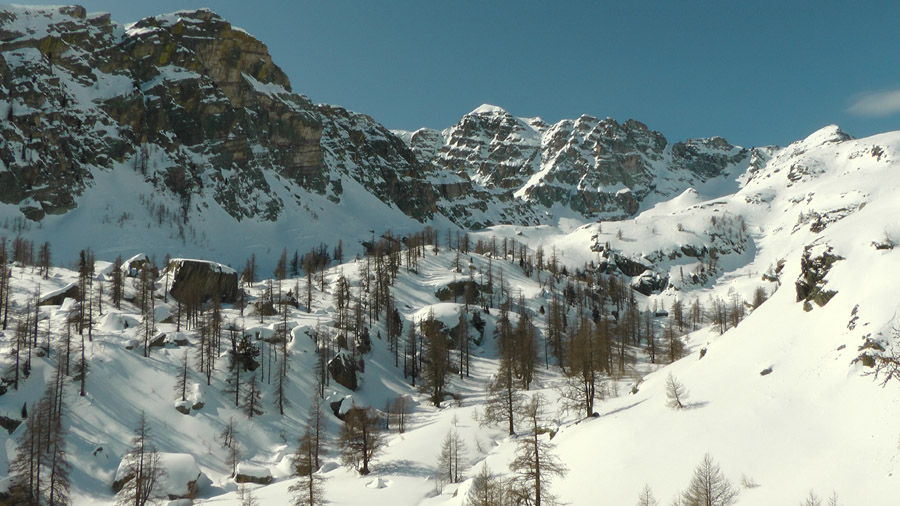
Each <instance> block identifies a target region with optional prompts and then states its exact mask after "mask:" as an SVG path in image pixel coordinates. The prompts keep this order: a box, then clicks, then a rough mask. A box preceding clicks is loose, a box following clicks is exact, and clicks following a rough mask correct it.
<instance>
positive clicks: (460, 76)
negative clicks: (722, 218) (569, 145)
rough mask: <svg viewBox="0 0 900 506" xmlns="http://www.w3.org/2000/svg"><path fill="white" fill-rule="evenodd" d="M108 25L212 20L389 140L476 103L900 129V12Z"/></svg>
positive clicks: (489, 5) (783, 130) (722, 128)
mask: <svg viewBox="0 0 900 506" xmlns="http://www.w3.org/2000/svg"><path fill="white" fill-rule="evenodd" d="M82 5H84V6H85V7H87V8H88V10H89V11H106V12H110V13H112V17H113V19H114V20H116V21H119V22H123V23H125V22H132V21H135V20H137V19H139V18H141V17H144V16H148V15H153V14H161V13H165V12H171V11H175V10H179V9H186V8H196V7H209V8H211V9H213V10H214V11H216V12H218V13H219V14H221V15H222V16H223V17H225V18H226V19H227V20H229V21H230V22H231V23H232V24H234V25H235V26H239V27H241V28H244V29H246V30H247V31H249V32H250V33H251V34H253V35H255V36H256V37H257V38H259V39H261V40H262V41H263V42H265V43H266V44H267V45H268V46H269V50H270V52H271V53H272V56H273V58H274V59H275V62H276V63H277V64H278V65H280V66H281V67H282V69H284V71H285V72H286V73H287V75H288V76H289V77H290V79H291V84H292V85H293V88H294V91H296V92H300V93H304V94H306V95H308V96H309V97H310V98H311V99H312V100H313V101H314V102H326V103H331V104H337V105H341V106H344V107H347V108H349V109H352V110H355V111H359V112H363V113H366V114H369V115H371V116H372V117H373V118H375V119H376V120H377V121H379V122H381V123H382V124H384V125H385V126H387V127H388V128H398V129H401V128H402V129H415V128H418V127H422V126H427V127H432V128H444V127H447V126H450V125H452V124H454V123H456V122H457V121H458V120H459V118H460V117H461V116H462V115H463V114H465V113H466V112H468V111H471V110H472V109H474V108H475V107H477V106H478V105H479V104H481V103H491V104H495V105H499V106H501V107H503V108H505V109H506V110H507V111H509V112H510V113H512V114H514V115H516V116H541V117H542V118H544V119H545V120H547V121H550V122H555V121H557V120H559V119H562V118H575V117H577V116H579V115H581V114H590V115H594V116H598V117H601V118H602V117H606V116H610V117H613V118H615V119H617V120H619V121H624V120H626V119H628V118H635V119H637V120H639V121H642V122H644V123H646V124H647V125H648V126H649V127H650V128H652V129H655V130H659V131H660V132H662V133H663V134H664V135H665V136H666V137H667V138H668V139H670V140H672V141H674V140H681V139H685V138H688V137H704V136H712V135H720V136H723V137H725V138H726V139H728V140H729V141H731V142H733V143H735V144H740V145H744V146H758V145H764V144H779V145H784V144H787V143H788V142H790V141H793V140H796V139H799V138H803V137H805V136H806V135H808V134H809V133H811V132H812V131H814V130H816V129H818V128H819V127H822V126H825V125H827V124H830V123H837V124H839V125H840V126H841V127H842V128H843V129H844V130H845V131H847V132H848V133H850V134H852V135H855V136H859V137H861V136H866V135H871V134H874V133H878V132H883V131H888V130H897V129H900V2H898V1H896V0H888V1H871V2H867V1H864V0H863V1H859V2H848V1H846V0H843V1H832V0H818V1H792V0H781V1H770V0H754V1H738V0H709V1H696V0H658V1H656V0H644V1H639V2H632V1H627V0H619V1H616V2H608V1H602V2H601V1H596V2H589V1H586V0H572V1H564V0H557V1H552V2H551V1H549V0H548V1H546V2H533V1H526V0H520V1H468V0H462V1H449V0H446V1H431V0H409V1H388V0H385V1H368V0H366V1H362V0H360V1H353V2H350V1H341V0H334V1H325V0H322V1H314V2H308V1H294V0H291V1H278V2H276V1H268V0H257V1H249V2H248V1H232V0H206V1H199V2H195V1H193V0H191V1H179V2H176V1H168V0H159V1H153V2H146V1H135V0H124V1H123V0H89V1H85V2H82Z"/></svg>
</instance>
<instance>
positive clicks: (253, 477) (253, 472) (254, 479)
mask: <svg viewBox="0 0 900 506" xmlns="http://www.w3.org/2000/svg"><path fill="white" fill-rule="evenodd" d="M234 481H236V482H238V483H256V484H257V485H268V484H270V483H272V471H271V470H270V469H269V468H268V467H265V466H261V465H259V464H253V463H250V462H241V463H239V464H238V465H237V472H236V473H235V474H234Z"/></svg>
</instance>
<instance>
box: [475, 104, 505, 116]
mask: <svg viewBox="0 0 900 506" xmlns="http://www.w3.org/2000/svg"><path fill="white" fill-rule="evenodd" d="M469 114H471V115H475V114H506V110H504V109H503V108H502V107H498V106H496V105H491V104H481V105H479V106H478V107H476V108H475V109H474V110H473V111H472V112H470V113H469Z"/></svg>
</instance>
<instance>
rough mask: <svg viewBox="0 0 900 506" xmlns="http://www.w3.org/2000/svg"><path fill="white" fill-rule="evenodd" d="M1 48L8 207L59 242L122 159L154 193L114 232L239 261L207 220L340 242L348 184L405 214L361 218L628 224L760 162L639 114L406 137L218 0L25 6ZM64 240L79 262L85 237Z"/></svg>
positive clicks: (302, 242) (7, 26)
mask: <svg viewBox="0 0 900 506" xmlns="http://www.w3.org/2000/svg"><path fill="white" fill-rule="evenodd" d="M0 55H2V56H3V65H2V66H0V84H2V85H3V87H2V89H0V105H5V106H6V112H7V119H8V120H9V121H8V122H7V123H6V126H5V129H4V130H3V131H2V132H0V136H2V138H3V139H4V143H3V145H2V146H0V161H2V163H3V166H2V167H0V182H2V183H3V184H2V188H3V190H2V191H0V203H2V204H0V207H2V209H0V217H2V218H4V219H6V220H11V221H14V222H17V223H23V224H24V225H23V226H22V228H23V229H27V230H22V233H25V234H26V235H29V234H30V235H31V236H32V237H33V238H34V239H36V240H44V239H45V238H48V237H51V236H52V235H53V234H51V233H49V232H50V229H54V230H55V229H56V228H57V227H56V225H55V223H56V222H58V221H61V220H59V219H56V217H64V218H65V219H64V220H62V221H66V222H67V223H71V222H74V221H79V220H82V219H83V218H80V217H79V216H80V215H81V214H90V213H78V212H76V213H72V211H76V210H77V209H78V208H79V206H80V207H82V208H83V207H85V206H89V204H88V203H86V202H85V199H84V192H85V190H86V189H88V188H89V187H91V186H92V185H95V184H96V181H98V180H100V179H105V180H109V179H121V178H110V177H109V174H108V173H109V172H110V171H113V172H116V171H123V170H129V169H131V170H132V171H134V172H136V173H138V174H139V177H138V178H136V180H135V182H134V183H133V184H130V185H129V186H127V187H122V188H120V189H119V190H118V191H119V192H126V193H131V194H132V199H131V201H132V202H134V201H136V200H140V198H139V197H140V196H141V195H148V197H147V198H145V199H144V200H152V202H149V203H145V205H143V206H136V205H134V204H131V205H128V206H122V208H112V207H111V208H110V209H108V211H107V212H105V213H103V216H101V217H100V220H101V221H105V222H108V223H109V224H111V225H113V226H112V227H107V228H106V229H105V230H106V233H105V234H101V238H102V237H103V236H105V235H109V234H111V233H113V232H114V231H115V230H114V229H115V228H119V229H121V228H125V227H129V226H133V227H135V228H140V227H143V228H147V226H149V227H150V228H155V227H156V228H161V229H163V230H161V231H159V233H155V232H154V235H157V236H159V237H160V239H161V240H163V241H164V242H166V243H168V246H169V247H170V248H171V249H176V248H177V247H178V244H177V243H178V242H181V243H182V244H181V249H182V250H183V251H184V253H185V254H189V255H194V254H196V252H197V251H200V250H203V249H209V248H212V250H213V252H214V253H215V254H217V255H229V256H228V262H229V263H232V264H237V263H238V262H240V259H239V258H238V255H232V254H230V253H228V252H229V251H230V249H231V248H232V246H233V245H232V244H226V243H216V239H215V237H216V234H214V233H213V231H212V230H211V229H210V230H201V229H200V228H199V227H200V224H202V223H204V222H209V221H210V220H213V221H218V220H220V219H223V220H226V221H228V222H229V223H228V224H229V225H230V226H231V227H232V229H233V230H240V231H241V233H245V234H247V235H248V236H254V235H257V234H258V232H254V231H252V230H250V226H249V225H248V224H249V223H251V222H254V223H255V222H257V221H262V222H267V223H269V224H271V226H273V227H274V228H276V229H285V228H288V227H289V225H288V224H287V223H288V222H289V221H292V220H296V219H298V218H301V219H303V220H304V221H306V222H307V223H308V225H309V227H310V228H311V229H312V230H319V229H321V231H322V233H323V234H324V235H322V238H323V239H324V240H326V241H328V242H334V241H335V240H336V237H334V234H333V233H329V231H328V230H327V227H325V226H324V225H322V224H318V223H316V222H317V221H318V220H317V219H316V217H317V216H320V215H322V214H323V213H326V212H337V213H341V212H343V211H341V208H342V207H346V206H347V205H352V204H349V203H348V202H347V198H356V197H355V196H353V197H351V196H345V195H343V192H344V188H345V187H348V186H354V187H356V186H357V185H359V187H361V188H362V189H364V190H365V191H366V192H368V193H369V194H371V195H372V196H373V197H374V198H375V199H376V200H379V201H381V202H382V203H381V204H374V205H376V206H378V207H379V208H380V209H379V212H378V213H375V214H376V215H378V216H381V217H387V216H390V215H393V216H394V217H393V218H391V219H388V220H387V221H386V222H384V223H379V222H375V221H370V220H367V219H365V218H364V217H365V215H364V214H363V215H360V216H357V220H358V221H360V223H358V226H357V228H358V229H359V230H360V231H365V230H373V229H377V230H380V231H384V230H385V229H386V228H387V227H386V226H385V225H386V223H395V224H396V225H393V226H392V228H395V229H398V230H400V231H401V232H403V231H407V230H410V225H411V224H412V223H419V224H423V223H425V224H430V225H432V226H438V227H441V228H444V227H450V228H455V229H480V228H484V227H487V226H491V225H495V224H499V223H517V224H520V225H535V224H547V223H554V222H555V221H558V220H559V219H560V218H569V217H574V218H577V219H583V220H584V219H586V220H590V219H622V218H625V217H628V216H632V215H634V214H635V213H636V212H637V211H638V209H640V208H641V205H642V203H643V202H645V200H647V199H650V200H649V201H652V200H654V199H657V200H658V199H662V198H667V197H671V196H674V195H677V194H678V193H680V192H681V191H684V189H686V188H687V187H689V186H690V185H692V184H698V183H699V182H702V181H704V180H707V179H710V178H715V177H721V175H722V170H723V169H724V167H725V166H726V165H735V164H741V163H744V161H746V158H747V157H746V153H745V151H744V150H741V148H734V147H732V146H731V145H729V144H728V143H727V142H725V141H724V140H719V139H718V138H716V139H713V140H696V141H686V142H682V143H675V144H672V145H671V147H670V144H669V142H668V141H666V140H665V138H664V137H662V134H659V133H658V132H654V131H651V130H649V129H647V128H646V126H644V125H643V124H641V123H639V122H637V121H634V120H628V121H626V122H625V123H623V124H621V125H619V124H618V123H617V122H615V121H614V120H612V119H605V120H598V119H597V118H593V117H590V116H582V117H580V118H578V119H575V120H563V121H561V122H558V123H556V124H555V125H549V124H546V123H544V122H543V121H541V120H540V119H539V118H531V119H519V118H515V117H513V116H511V115H509V114H508V113H507V112H506V111H505V110H503V109H502V108H501V107H498V106H490V105H487V104H485V105H484V106H481V107H479V108H476V109H475V110H474V111H473V112H472V113H470V114H467V115H465V116H463V118H461V119H460V121H459V122H458V123H457V125H454V126H451V127H448V128H447V129H445V130H444V131H442V132H440V133H437V132H436V131H427V132H426V131H419V132H415V133H409V134H408V135H407V134H406V133H402V132H400V134H401V135H400V137H405V138H407V139H408V142H402V141H401V140H400V139H399V138H398V137H397V136H396V135H395V134H394V133H392V132H390V131H388V130H387V129H386V128H384V127H383V126H381V125H380V124H378V123H377V122H376V121H375V120H373V119H372V118H371V117H369V116H367V115H365V114H359V113H355V112H351V111H347V110H345V109H343V108H341V107H338V106H330V105H325V104H320V105H315V104H313V103H312V102H311V101H310V100H309V99H308V98H307V97H305V96H303V95H300V94H296V93H293V92H292V91H291V90H292V87H291V83H290V82H289V80H288V78H287V76H286V75H284V73H283V72H282V71H281V69H280V68H279V67H278V66H277V64H276V63H275V62H274V61H272V59H271V57H270V56H269V55H268V52H267V49H266V47H265V44H264V43H262V42H261V41H259V40H258V39H256V38H254V37H252V36H251V35H249V34H247V33H246V32H245V31H243V30H241V29H236V28H234V27H233V26H232V25H231V24H230V23H228V22H227V21H226V20H224V19H222V18H221V17H220V16H218V15H217V14H215V13H214V12H213V11H210V10H209V9H201V10H193V11H179V12H176V13H172V14H165V15H160V16H154V17H150V18H146V19H142V20H139V21H137V22H135V23H132V24H130V25H127V26H124V25H120V24H116V23H114V22H113V21H111V20H110V17H109V15H107V14H88V13H87V12H86V11H85V10H84V9H83V8H80V7H77V6H76V7H59V8H39V9H29V8H11V9H8V10H7V11H5V13H4V16H3V18H2V19H0ZM92 69H96V70H92ZM26 76H28V77H27V78H26ZM29 104H30V105H29ZM545 136H546V139H545V138H544V137H545ZM127 179H131V178H127ZM649 201H648V202H649ZM219 210H221V211H224V214H222V213H220V212H219ZM397 211H399V212H397ZM298 212H299V213H300V214H299V216H298V214H297V213H298ZM148 213H155V214H156V216H155V217H153V218H150V219H147V218H146V217H145V215H146V214H148ZM226 215H227V216H226ZM66 216H68V217H66ZM22 220H24V221H22ZM92 220H94V221H96V217H93V218H92ZM83 224H84V225H85V226H87V225H88V223H87V222H84V223H83ZM222 226H223V227H225V225H224V224H223V225H222ZM416 226H418V225H416ZM192 227H193V229H192ZM39 229H42V230H45V231H46V232H43V233H38V232H36V230H39ZM204 235H205V239H204V238H203V236H204ZM319 235H320V234H319V233H318V232H313V233H311V234H293V235H292V236H288V237H282V238H280V239H278V238H275V237H272V236H269V239H270V240H273V241H275V242H282V243H283V244H285V243H288V242H290V243H291V244H299V247H300V249H307V248H310V247H314V246H316V245H317V244H310V241H309V240H308V239H307V238H306V237H308V236H319ZM166 238H168V239H166ZM259 240H260V241H262V240H264V238H263V237H260V239H259ZM257 242H258V241H257V240H256V239H254V240H251V241H249V242H248V244H253V243H257ZM59 246H60V247H61V248H63V249H65V250H67V251H69V253H68V254H69V255H72V254H74V253H72V252H73V251H77V250H78V249H81V248H84V247H86V246H87V244H85V243H83V242H82V243H78V244H63V243H61V244H59ZM95 247H96V248H97V249H98V250H101V251H103V250H107V249H113V248H114V246H113V245H111V244H108V245H105V244H98V245H96V246H95ZM240 249H241V251H240V256H241V257H247V256H249V255H250V254H252V253H260V254H262V253H263V250H262V249H260V248H259V247H255V246H250V247H242V248H240ZM129 252H130V253H135V252H137V250H131V251H129Z"/></svg>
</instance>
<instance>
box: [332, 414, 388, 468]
mask: <svg viewBox="0 0 900 506" xmlns="http://www.w3.org/2000/svg"><path fill="white" fill-rule="evenodd" d="M383 445H384V441H383V437H382V435H381V424H380V423H379V420H378V416H377V415H376V414H375V410H373V409H372V408H358V407H356V406H354V407H352V408H350V409H349V410H348V411H347V413H346V415H344V424H343V425H341V428H340V431H339V434H338V447H339V448H340V449H341V461H342V462H343V463H344V465H347V466H352V467H354V468H355V469H356V470H357V471H358V472H359V474H361V475H366V474H369V464H370V463H371V462H372V460H373V459H374V458H375V457H376V456H377V455H378V453H380V452H381V450H382V447H383Z"/></svg>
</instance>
